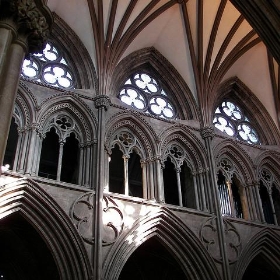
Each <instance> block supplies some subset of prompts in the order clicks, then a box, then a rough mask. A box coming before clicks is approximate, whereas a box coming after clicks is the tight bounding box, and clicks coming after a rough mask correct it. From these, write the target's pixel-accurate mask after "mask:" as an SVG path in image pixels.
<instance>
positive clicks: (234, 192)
mask: <svg viewBox="0 0 280 280" xmlns="http://www.w3.org/2000/svg"><path fill="white" fill-rule="evenodd" d="M220 167H221V169H220V170H219V172H218V175H217V177H218V181H217V184H218V191H219V198H220V207H221V214H222V215H224V216H232V217H235V218H244V213H243V205H242V199H241V197H242V195H241V194H242V190H241V186H240V183H239V182H238V180H237V178H236V176H235V175H232V171H233V166H232V164H231V163H230V162H229V161H228V160H227V159H223V160H222V161H221V162H220ZM225 175H227V176H225ZM227 177H228V178H230V179H228V178H227Z"/></svg>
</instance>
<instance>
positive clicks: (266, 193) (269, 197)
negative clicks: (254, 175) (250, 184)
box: [259, 167, 280, 225]
mask: <svg viewBox="0 0 280 280" xmlns="http://www.w3.org/2000/svg"><path fill="white" fill-rule="evenodd" d="M259 176H260V188H259V194H260V198H261V204H262V210H263V215H264V219H265V221H266V222H267V223H268V224H275V225H279V220H280V208H279V202H280V191H279V188H278V186H279V184H278V183H277V181H276V179H275V177H274V175H273V173H272V172H271V171H270V170H269V169H267V168H265V167H264V168H262V169H261V171H260V174H259Z"/></svg>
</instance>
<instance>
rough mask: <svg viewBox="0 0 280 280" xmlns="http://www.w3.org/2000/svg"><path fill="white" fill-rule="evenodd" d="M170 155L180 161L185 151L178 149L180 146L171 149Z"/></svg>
mask: <svg viewBox="0 0 280 280" xmlns="http://www.w3.org/2000/svg"><path fill="white" fill-rule="evenodd" d="M170 154H171V155H172V156H173V157H174V158H176V159H180V158H182V156H183V150H182V149H181V148H180V147H178V146H172V147H171V149H170Z"/></svg>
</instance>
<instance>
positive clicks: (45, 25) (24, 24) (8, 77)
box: [0, 0, 52, 172]
mask: <svg viewBox="0 0 280 280" xmlns="http://www.w3.org/2000/svg"><path fill="white" fill-rule="evenodd" d="M44 2H45V1H43V0H38V1H34V0H17V1H16V0H9V1H7V0H6V1H1V2H0V112H1V118H0V131H1V134H0V166H1V165H2V164H3V157H4V153H5V150H6V142H7V139H8V134H9V127H10V122H11V118H12V113H13V108H14V103H15V98H16V93H17V88H18V82H19V77H20V72H21V66H22V62H23V59H24V57H25V55H26V54H27V53H30V52H38V51H41V50H42V49H43V47H44V42H45V40H46V39H47V36H48V35H49V28H50V25H51V23H52V15H51V12H50V11H49V9H48V8H47V6H46V5H45V4H44ZM0 172H1V171H0Z"/></svg>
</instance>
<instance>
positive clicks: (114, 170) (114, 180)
mask: <svg viewBox="0 0 280 280" xmlns="http://www.w3.org/2000/svg"><path fill="white" fill-rule="evenodd" d="M123 170H124V162H123V154H122V152H121V150H120V148H119V146H118V145H115V147H114V148H113V149H112V154H111V161H110V163H109V191H110V192H114V193H120V194H124V172H123Z"/></svg>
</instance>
